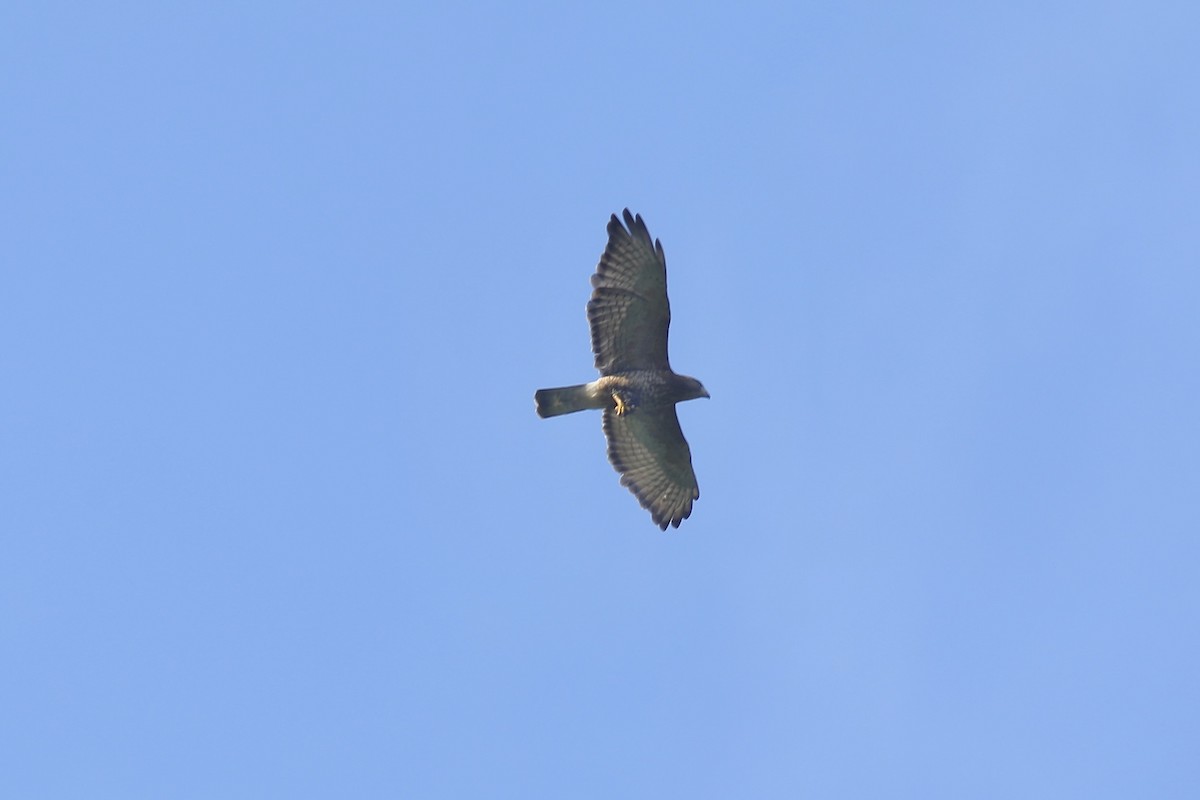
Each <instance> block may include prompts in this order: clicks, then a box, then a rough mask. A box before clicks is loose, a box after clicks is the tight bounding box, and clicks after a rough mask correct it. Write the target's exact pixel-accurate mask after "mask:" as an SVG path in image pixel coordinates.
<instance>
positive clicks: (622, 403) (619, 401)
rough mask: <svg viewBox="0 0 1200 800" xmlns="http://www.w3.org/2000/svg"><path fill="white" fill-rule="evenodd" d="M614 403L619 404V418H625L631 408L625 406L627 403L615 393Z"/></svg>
mask: <svg viewBox="0 0 1200 800" xmlns="http://www.w3.org/2000/svg"><path fill="white" fill-rule="evenodd" d="M612 398H613V402H614V403H616V404H617V409H616V411H617V416H618V417H620V416H623V415H624V414H625V412H626V411H628V410H629V406H627V405H625V401H624V400H622V399H621V395H619V394H617V393H616V392H613V396H612Z"/></svg>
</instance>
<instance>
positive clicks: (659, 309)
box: [587, 209, 671, 375]
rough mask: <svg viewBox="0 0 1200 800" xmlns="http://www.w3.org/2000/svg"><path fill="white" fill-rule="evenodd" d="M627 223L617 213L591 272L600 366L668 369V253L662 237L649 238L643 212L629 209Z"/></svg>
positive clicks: (606, 371)
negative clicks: (594, 272) (623, 222)
mask: <svg viewBox="0 0 1200 800" xmlns="http://www.w3.org/2000/svg"><path fill="white" fill-rule="evenodd" d="M625 226H628V228H629V229H628V230H626V229H625V227H624V226H622V225H621V222H620V220H618V219H617V215H616V214H613V215H612V219H610V220H609V223H608V246H607V247H605V248H604V254H603V255H601V256H600V263H599V264H598V265H597V266H596V274H595V275H593V276H592V286H594V287H595V289H594V291H593V292H592V299H591V300H589V301H588V304H587V317H588V323H589V324H590V325H591V329H592V351H593V352H594V353H595V354H596V369H598V370H600V374H601V375H611V374H612V373H614V372H621V371H624V370H631V369H659V370H669V369H670V368H671V365H670V363H669V362H668V361H667V327H668V326H669V325H670V324H671V306H670V304H669V303H668V302H667V257H666V255H664V254H663V248H662V242H659V241H657V240H656V241H654V242H651V240H650V232H649V231H647V230H646V223H644V222H642V215H641V214H638V215H637V216H634V215H633V214H630V213H629V209H625Z"/></svg>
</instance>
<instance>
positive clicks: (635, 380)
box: [534, 209, 708, 531]
mask: <svg viewBox="0 0 1200 800" xmlns="http://www.w3.org/2000/svg"><path fill="white" fill-rule="evenodd" d="M626 228H628V230H626ZM592 286H593V287H595V289H594V291H593V292H592V299H591V300H589V301H588V304H587V317H588V323H589V324H590V325H591V328H592V352H594V353H595V354H596V369H598V370H600V379H599V380H595V381H592V382H591V383H585V384H581V385H579V386H566V387H563V388H561V389H541V390H539V391H538V392H537V393H536V394H535V395H534V400H535V401H536V402H537V413H538V416H539V417H556V416H558V415H559V414H570V413H572V412H574V411H582V410H584V409H585V408H600V409H604V436H605V438H607V439H608V460H609V461H611V462H612V465H613V467H614V468H615V469H616V470H617V472H619V473H621V484H622V485H623V486H627V487H628V488H629V491H631V492H633V494H634V496H636V497H637V499H638V502H640V503H641V504H642V508H645V509H646V510H648V511H649V512H650V516H651V517H653V518H654V523H655V524H656V525H658V526H659V527H660V528H662V529H663V530H664V531H665V530H666V529H667V526H668V525H674V526H675V527H676V528H678V527H679V523H680V522H683V520H685V519H687V518H688V517H689V516H691V513H692V501H694V500H697V499H699V497H700V487H699V486H697V484H696V473H695V472H693V471H692V452H691V450H689V449H688V443H687V440H686V439H684V438H683V431H682V430H681V429H680V428H679V417H678V416H677V415H676V414H675V404H676V403H679V402H682V401H684V400H694V399H696V398H697V397H708V392H707V391H705V389H704V387H703V386H702V385H701V384H700V381H698V380H696V379H695V378H689V377H687V376H686V375H676V374H675V373H674V372H673V371H672V370H671V364H670V362H669V361H668V360H667V326H669V325H670V324H671V305H670V303H669V302H668V301H667V258H666V256H665V255H664V254H663V247H662V242H659V241H658V240H654V241H653V242H651V239H650V233H649V231H647V230H646V223H644V222H642V217H641V215H640V214H639V215H637V216H636V217H635V216H634V215H633V214H630V213H629V209H625V225H624V226H622V225H621V221H620V220H619V219H617V215H616V214H613V215H612V219H610V220H609V222H608V246H607V247H605V248H604V254H603V255H601V256H600V263H599V264H598V265H597V266H596V274H595V275H593V276H592Z"/></svg>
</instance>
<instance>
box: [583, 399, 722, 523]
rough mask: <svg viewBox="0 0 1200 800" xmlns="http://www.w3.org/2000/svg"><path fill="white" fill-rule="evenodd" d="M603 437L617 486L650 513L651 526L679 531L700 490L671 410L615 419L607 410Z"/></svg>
mask: <svg viewBox="0 0 1200 800" xmlns="http://www.w3.org/2000/svg"><path fill="white" fill-rule="evenodd" d="M604 436H605V438H607V439H608V460H609V461H611V462H612V465H613V467H615V468H616V470H617V472H619V473H621V485H622V486H626V487H628V488H629V491H631V492H633V494H634V496H635V497H637V499H638V502H639V503H641V504H642V508H644V509H646V510H647V511H649V512H650V516H651V517H653V518H654V524H656V525H658V527H660V528H662V529H663V530H664V531H665V530H666V529H667V526H668V525H674V526H675V527H676V528H678V527H679V523H680V522H683V521H684V520H685V519H687V518H688V517H689V516H691V514H692V501H693V500H697V499H699V498H700V487H699V486H698V485H697V484H696V473H695V472H693V471H692V451H691V450H690V449H688V443H687V439H684V438H683V430H682V429H681V428H680V427H679V416H678V415H677V414H676V413H675V406H665V407H663V408H657V409H654V410H649V409H646V408H639V409H637V410H635V411H633V412H632V413H629V414H622V415H620V416H618V415H617V414H616V412H614V411H613V410H611V409H606V410H605V411H604Z"/></svg>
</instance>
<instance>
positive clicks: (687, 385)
mask: <svg viewBox="0 0 1200 800" xmlns="http://www.w3.org/2000/svg"><path fill="white" fill-rule="evenodd" d="M679 380H680V389H681V390H682V393H683V398H682V399H684V400H695V399H696V398H698V397H708V390H707V389H705V388H704V384H703V383H701V382H700V381H698V380H696V379H695V378H689V377H688V376H687V375H680V376H679Z"/></svg>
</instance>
